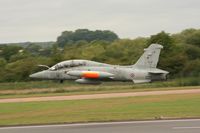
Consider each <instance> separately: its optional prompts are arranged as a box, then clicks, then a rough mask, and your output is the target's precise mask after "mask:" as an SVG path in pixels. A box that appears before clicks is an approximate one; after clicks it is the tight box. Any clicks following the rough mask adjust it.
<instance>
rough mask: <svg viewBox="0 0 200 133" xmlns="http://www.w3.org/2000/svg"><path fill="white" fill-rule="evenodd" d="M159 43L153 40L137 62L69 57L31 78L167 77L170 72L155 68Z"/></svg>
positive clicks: (138, 80) (147, 79) (136, 79)
mask: <svg viewBox="0 0 200 133" xmlns="http://www.w3.org/2000/svg"><path fill="white" fill-rule="evenodd" d="M162 48H163V46H162V45H159V44H151V45H150V46H149V47H148V48H146V49H144V53H143V55H142V56H141V57H140V58H139V60H138V61H137V62H136V63H135V64H134V65H129V66H119V65H110V64H105V63H99V62H95V61H89V60H67V61H63V62H60V63H58V64H56V65H54V66H52V67H48V66H45V65H40V66H43V67H47V68H48V69H47V70H44V71H41V72H37V73H34V74H32V75H30V77H31V78H36V79H49V80H59V81H61V82H63V80H75V82H77V83H81V84H100V83H101V82H102V81H132V82H133V83H146V82H153V81H158V80H166V76H167V74H168V73H169V72H167V71H164V70H161V69H158V68H156V66H157V64H158V61H159V55H160V51H161V49H162Z"/></svg>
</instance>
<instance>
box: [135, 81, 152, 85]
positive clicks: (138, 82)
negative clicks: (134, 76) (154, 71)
mask: <svg viewBox="0 0 200 133" xmlns="http://www.w3.org/2000/svg"><path fill="white" fill-rule="evenodd" d="M148 82H151V80H133V83H135V84H140V83H148Z"/></svg>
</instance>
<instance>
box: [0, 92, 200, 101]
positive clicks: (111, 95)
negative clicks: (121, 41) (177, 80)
mask: <svg viewBox="0 0 200 133" xmlns="http://www.w3.org/2000/svg"><path fill="white" fill-rule="evenodd" d="M192 93H200V89H188V90H166V91H146V92H127V93H107V94H89V95H72V96H47V97H30V98H10V99H0V103H13V102H37V101H61V100H83V99H103V98H116V97H134V96H151V95H168V94H192Z"/></svg>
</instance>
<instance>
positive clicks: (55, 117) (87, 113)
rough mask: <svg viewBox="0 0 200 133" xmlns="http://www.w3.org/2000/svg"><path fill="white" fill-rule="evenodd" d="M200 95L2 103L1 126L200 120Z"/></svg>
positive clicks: (0, 110) (0, 111)
mask: <svg viewBox="0 0 200 133" xmlns="http://www.w3.org/2000/svg"><path fill="white" fill-rule="evenodd" d="M199 103H200V94H181V95H162V96H143V97H127V98H112V99H96V100H74V101H56V102H54V101H52V102H30V103H1V104H0V125H1V126H5V125H26V124H51V123H72V122H93V121H121V120H142V119H158V118H191V117H200V104H199Z"/></svg>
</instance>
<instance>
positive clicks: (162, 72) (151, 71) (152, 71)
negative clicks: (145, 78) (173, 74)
mask: <svg viewBox="0 0 200 133" xmlns="http://www.w3.org/2000/svg"><path fill="white" fill-rule="evenodd" d="M168 73H169V72H167V71H164V70H161V69H155V70H150V71H149V74H155V75H156V74H168Z"/></svg>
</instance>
